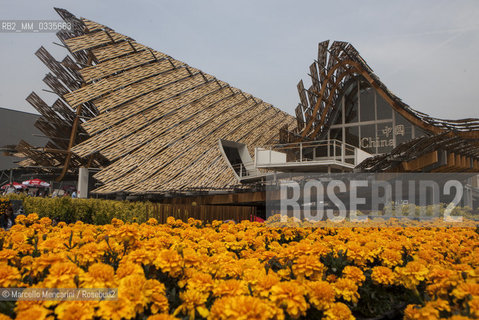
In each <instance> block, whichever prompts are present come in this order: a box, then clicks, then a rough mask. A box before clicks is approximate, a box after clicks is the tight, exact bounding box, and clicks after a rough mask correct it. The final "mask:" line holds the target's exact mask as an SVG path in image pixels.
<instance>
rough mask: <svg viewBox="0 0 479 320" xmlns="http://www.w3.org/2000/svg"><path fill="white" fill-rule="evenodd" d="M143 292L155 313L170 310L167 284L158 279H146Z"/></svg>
mask: <svg viewBox="0 0 479 320" xmlns="http://www.w3.org/2000/svg"><path fill="white" fill-rule="evenodd" d="M143 293H144V295H145V297H146V299H147V300H148V302H149V303H152V305H151V312H152V313H153V314H155V313H158V312H168V309H169V305H168V299H167V298H166V296H165V285H164V284H163V283H161V282H159V281H158V280H154V279H150V280H146V282H145V284H144V285H143Z"/></svg>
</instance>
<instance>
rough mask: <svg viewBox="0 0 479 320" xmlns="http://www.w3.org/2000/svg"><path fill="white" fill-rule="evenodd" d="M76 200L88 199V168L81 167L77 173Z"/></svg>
mask: <svg viewBox="0 0 479 320" xmlns="http://www.w3.org/2000/svg"><path fill="white" fill-rule="evenodd" d="M77 194H78V198H83V199H86V198H88V168H84V167H81V168H80V169H79V171H78V191H77Z"/></svg>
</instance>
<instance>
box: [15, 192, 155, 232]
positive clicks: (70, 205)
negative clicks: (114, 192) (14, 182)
mask: <svg viewBox="0 0 479 320" xmlns="http://www.w3.org/2000/svg"><path fill="white" fill-rule="evenodd" d="M8 198H9V199H12V200H14V199H15V200H23V208H24V209H25V213H26V214H29V213H37V214H38V215H39V216H40V217H49V218H51V219H55V220H57V221H64V222H66V223H74V222H76V221H78V220H80V221H83V222H85V223H91V224H97V225H98V224H108V223H110V222H111V219H112V218H117V219H121V220H123V221H125V222H138V223H142V222H146V220H147V217H148V213H149V212H151V210H152V204H151V202H130V201H114V200H103V199H72V198H69V197H60V198H53V199H52V198H39V197H25V196H19V195H13V196H9V197H8Z"/></svg>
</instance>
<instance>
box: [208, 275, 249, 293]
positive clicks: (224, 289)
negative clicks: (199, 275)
mask: <svg viewBox="0 0 479 320" xmlns="http://www.w3.org/2000/svg"><path fill="white" fill-rule="evenodd" d="M213 294H214V295H215V296H217V297H224V296H240V295H245V294H249V291H248V285H247V283H246V282H245V281H243V280H236V279H229V280H221V281H219V282H218V283H217V284H216V286H215V287H214V288H213Z"/></svg>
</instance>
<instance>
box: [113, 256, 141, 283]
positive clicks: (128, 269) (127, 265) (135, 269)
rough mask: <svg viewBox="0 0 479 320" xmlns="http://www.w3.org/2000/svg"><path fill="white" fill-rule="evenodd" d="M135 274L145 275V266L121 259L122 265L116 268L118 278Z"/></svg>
mask: <svg viewBox="0 0 479 320" xmlns="http://www.w3.org/2000/svg"><path fill="white" fill-rule="evenodd" d="M133 274H137V275H141V276H144V275H145V273H144V272H143V268H142V267H141V266H139V265H137V264H134V263H131V262H128V261H123V260H122V261H121V262H120V265H119V266H118V268H117V269H116V275H115V277H116V279H117V280H121V279H123V278H125V277H128V276H131V275H133Z"/></svg>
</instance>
